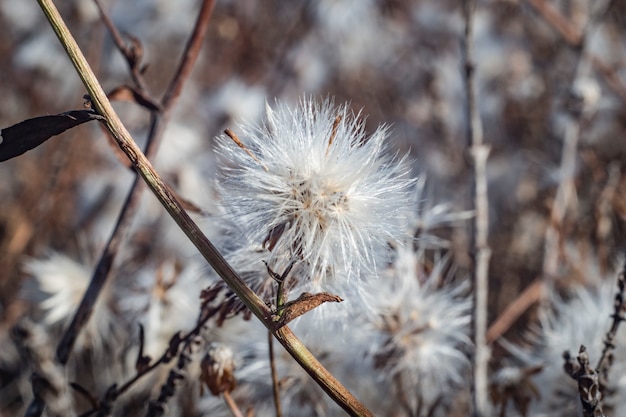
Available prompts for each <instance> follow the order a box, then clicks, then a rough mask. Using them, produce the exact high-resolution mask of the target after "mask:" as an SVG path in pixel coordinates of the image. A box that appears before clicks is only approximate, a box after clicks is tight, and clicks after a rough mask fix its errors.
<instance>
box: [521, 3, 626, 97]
mask: <svg viewBox="0 0 626 417" xmlns="http://www.w3.org/2000/svg"><path fill="white" fill-rule="evenodd" d="M526 1H527V2H528V3H529V4H530V5H531V6H532V7H533V8H534V9H535V10H536V11H537V12H539V14H540V15H541V16H542V17H543V19H544V20H545V21H546V22H548V23H549V24H550V25H551V26H552V27H553V28H554V29H555V30H556V31H557V32H558V33H559V34H560V35H561V36H562V37H563V39H565V41H566V42H567V43H568V44H569V45H570V46H573V47H576V48H580V47H581V45H582V43H583V37H584V34H583V33H582V32H581V31H580V30H578V29H577V28H576V27H575V26H574V25H573V24H572V23H571V22H570V21H569V20H568V19H567V18H566V17H565V16H563V15H562V14H561V12H559V11H558V10H557V9H556V7H554V6H553V5H552V4H550V3H548V2H547V1H546V0H526ZM613 1H614V0H613ZM611 3H612V1H608V2H607V4H606V6H604V7H600V8H599V10H603V11H604V13H606V11H608V9H609V8H610V7H611ZM594 6H595V4H594ZM604 13H598V14H597V16H598V19H601V18H602V17H603V16H604ZM586 53H587V57H588V59H589V60H590V61H591V64H592V65H593V67H594V68H595V69H596V70H597V71H598V72H599V73H600V74H602V76H603V77H604V79H605V81H606V82H607V84H608V85H609V86H610V87H611V88H612V89H613V91H615V93H617V95H618V96H619V97H620V98H621V99H622V100H625V101H626V84H624V81H623V80H622V79H621V78H620V77H619V75H618V74H617V73H616V72H615V70H614V69H613V68H611V67H610V66H609V65H608V64H606V63H605V62H604V61H603V60H602V59H601V58H600V57H598V56H597V55H595V54H594V53H592V52H589V51H586Z"/></svg>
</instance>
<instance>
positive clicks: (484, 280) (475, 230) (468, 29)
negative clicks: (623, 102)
mask: <svg viewBox="0 0 626 417" xmlns="http://www.w3.org/2000/svg"><path fill="white" fill-rule="evenodd" d="M475 8H476V3H475V0H464V2H463V17H464V20H465V31H464V36H463V50H464V52H465V92H466V96H467V120H468V123H469V129H468V141H467V142H468V144H467V146H468V149H469V150H470V155H471V156H472V161H473V170H474V175H473V180H474V184H473V187H472V189H471V194H472V197H473V198H472V209H473V210H474V212H475V213H476V217H475V220H474V223H473V225H472V226H471V233H470V239H471V242H472V243H471V250H472V251H473V253H472V255H473V256H472V259H473V263H474V267H473V269H472V281H473V283H474V345H475V347H474V348H475V353H474V375H473V377H474V392H473V397H472V398H473V406H474V414H475V415H476V416H479V417H486V416H488V415H490V403H489V398H488V392H489V378H488V365H489V358H490V356H491V352H490V349H489V346H488V345H487V340H486V335H487V308H488V301H489V300H488V296H489V260H490V258H491V248H490V247H489V242H488V237H489V201H488V197H487V158H488V157H489V151H490V148H489V147H488V146H486V145H485V144H484V143H483V142H484V139H483V127H482V122H481V120H480V113H479V109H478V103H477V100H476V79H475V64H474V47H473V42H472V36H473V25H474V23H473V21H474V16H473V14H474V9H475Z"/></svg>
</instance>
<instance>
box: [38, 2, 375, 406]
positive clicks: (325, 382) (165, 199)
mask: <svg viewBox="0 0 626 417" xmlns="http://www.w3.org/2000/svg"><path fill="white" fill-rule="evenodd" d="M38 2H39V5H40V6H41V8H42V10H43V11H44V14H45V15H46V18H47V19H48V21H49V22H50V24H51V26H52V28H53V29H54V31H55V33H56V35H57V37H58V38H59V40H60V42H61V44H62V46H63V48H64V49H65V51H66V53H67V54H68V56H69V57H70V60H71V61H72V64H73V65H74V67H75V69H76V72H77V73H78V75H79V76H80V78H81V80H82V82H83V84H84V85H85V87H86V88H87V91H88V93H89V96H90V98H91V100H92V103H93V106H94V109H95V110H96V111H97V112H98V113H99V114H100V115H102V116H103V117H104V118H105V121H104V124H105V126H106V128H107V130H108V131H109V132H110V133H111V135H112V136H113V138H114V139H115V141H116V142H117V144H118V145H119V147H120V148H121V149H122V151H124V153H125V154H126V155H127V156H128V158H129V159H130V161H131V162H132V164H133V166H134V167H135V169H136V170H137V172H138V173H139V174H140V175H141V176H142V178H143V179H144V180H145V182H146V183H147V184H148V186H149V187H150V189H151V191H152V192H153V193H154V194H155V196H156V197H157V199H158V200H159V202H160V203H161V204H162V205H163V207H164V208H165V209H166V210H167V212H168V213H169V214H170V216H171V217H172V218H173V219H174V220H175V221H176V223H177V224H178V226H179V227H180V228H181V229H182V230H183V231H184V232H185V234H186V235H187V237H188V238H189V239H190V240H191V242H192V243H193V244H194V245H195V246H196V247H197V248H198V250H199V251H200V252H201V253H202V255H203V256H204V257H205V259H206V260H207V261H208V262H209V263H210V264H211V266H212V267H213V268H214V269H215V271H216V272H217V273H218V274H219V275H220V277H222V279H223V280H224V281H225V282H226V283H227V284H228V286H229V287H230V288H231V290H232V291H233V292H234V293H235V294H237V296H238V297H239V298H240V299H241V300H242V301H243V302H244V303H245V304H246V306H247V307H248V308H249V309H250V310H251V312H252V313H253V314H254V315H255V316H256V317H257V318H258V319H259V320H261V322H262V323H263V324H264V325H265V326H266V327H267V328H268V329H269V330H270V331H271V332H272V333H273V334H274V336H275V337H276V338H277V339H278V341H279V342H280V343H281V344H282V345H283V346H284V347H285V349H286V350H287V351H288V352H289V353H290V354H291V355H292V357H294V359H296V361H297V362H298V363H299V364H300V365H301V366H302V367H303V368H304V369H305V371H306V372H307V373H308V374H309V375H310V376H311V377H312V378H313V379H314V380H315V381H316V382H317V383H318V384H319V385H320V386H321V387H322V389H324V391H325V392H326V393H327V394H328V395H329V396H330V397H331V398H332V399H333V400H334V401H335V402H337V404H339V405H340V406H341V407H342V408H343V409H344V410H345V411H346V412H348V413H349V414H350V415H353V416H371V415H372V414H371V413H370V412H369V410H367V408H365V407H364V406H363V405H362V404H361V403H360V402H359V401H358V400H357V399H356V398H355V397H354V396H353V395H352V394H351V393H350V392H349V391H348V390H347V389H346V388H345V387H343V386H342V385H341V384H340V383H339V381H338V380H337V379H336V378H335V377H334V376H333V375H331V374H330V373H329V372H328V371H327V370H326V369H325V368H324V367H323V366H322V364H321V363H319V361H317V359H316V358H315V357H314V356H313V355H312V354H311V352H310V351H309V350H308V349H307V348H306V347H305V346H304V345H303V344H302V342H300V340H298V339H297V338H296V336H295V335H294V334H293V332H292V331H291V330H290V329H289V328H288V327H287V326H283V327H280V328H277V327H276V326H275V323H274V322H273V321H272V312H271V311H270V309H269V308H268V307H267V306H266V305H265V303H264V302H263V301H262V300H261V299H260V298H259V297H258V296H257V295H256V294H255V293H254V292H253V291H252V290H251V289H250V288H249V287H248V286H246V284H245V283H244V282H243V281H242V280H241V278H240V277H239V275H238V274H237V273H236V272H235V271H234V270H233V269H232V267H231V266H230V265H229V264H228V263H227V262H226V261H225V259H224V258H223V257H222V255H221V254H220V253H219V252H218V251H217V249H216V248H215V246H213V244H212V243H211V242H210V241H209V240H208V239H207V238H206V236H204V234H203V233H202V232H201V231H200V229H199V228H198V226H197V225H196V224H195V223H194V222H193V220H192V219H191V218H190V217H189V215H188V214H187V213H186V212H185V210H184V209H183V207H182V206H181V204H180V202H179V201H178V199H176V197H175V196H174V194H173V193H172V192H171V191H170V189H169V187H168V186H167V184H165V182H164V181H163V180H162V179H161V177H160V176H159V175H158V173H157V172H156V171H155V170H154V168H153V167H152V165H151V164H150V162H149V160H148V159H147V158H146V157H145V155H144V154H143V153H142V152H141V150H140V149H139V148H138V147H137V145H136V144H135V142H134V141H133V139H132V137H131V135H130V133H129V132H128V131H127V130H126V128H125V126H124V125H123V124H122V122H121V120H120V119H119V117H118V116H117V114H116V113H115V111H114V110H113V108H112V107H111V103H110V102H109V100H108V98H107V97H106V94H105V93H104V91H103V90H102V87H101V86H100V83H99V82H98V80H97V78H96V77H95V75H94V73H93V71H92V70H91V68H90V66H89V64H88V63H87V61H86V59H85V57H84V55H83V53H82V52H81V50H80V49H79V47H78V45H77V44H76V41H75V40H74V38H73V37H72V35H71V33H70V32H69V29H68V28H67V26H66V24H65V22H64V21H63V19H62V17H61V15H60V14H59V12H58V10H57V9H56V7H55V6H54V3H53V2H52V1H51V0H38Z"/></svg>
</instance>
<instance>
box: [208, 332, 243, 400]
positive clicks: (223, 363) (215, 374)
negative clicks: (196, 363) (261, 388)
mask: <svg viewBox="0 0 626 417" xmlns="http://www.w3.org/2000/svg"><path fill="white" fill-rule="evenodd" d="M200 370H201V375H200V379H201V381H202V382H204V383H205V384H206V386H207V387H209V390H211V393H212V394H213V395H219V394H221V393H222V392H230V391H232V390H234V389H235V386H236V381H235V374H234V372H235V360H234V358H233V351H232V350H231V349H230V348H229V347H228V346H226V345H222V344H220V343H211V344H210V345H209V346H208V348H207V352H206V354H205V355H204V358H202V362H201V363H200Z"/></svg>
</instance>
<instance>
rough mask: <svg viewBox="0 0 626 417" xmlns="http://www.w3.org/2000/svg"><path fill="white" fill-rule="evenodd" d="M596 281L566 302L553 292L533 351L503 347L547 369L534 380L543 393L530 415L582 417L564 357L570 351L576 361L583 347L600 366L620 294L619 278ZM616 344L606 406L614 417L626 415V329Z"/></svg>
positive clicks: (532, 341)
mask: <svg viewBox="0 0 626 417" xmlns="http://www.w3.org/2000/svg"><path fill="white" fill-rule="evenodd" d="M592 281H594V282H592V283H588V284H586V285H576V286H575V287H573V288H572V289H571V292H569V294H567V295H565V296H564V295H563V294H559V293H558V292H557V291H556V290H555V289H554V288H552V289H550V291H549V293H548V302H547V303H545V304H544V305H543V306H542V308H541V309H540V310H539V324H540V326H539V327H538V328H535V329H533V332H532V333H530V334H529V337H528V338H529V344H530V347H519V346H515V345H511V344H504V345H505V347H506V348H507V350H508V351H509V352H510V353H511V354H512V356H513V358H514V359H515V360H516V361H517V362H519V363H521V364H522V365H525V366H541V367H542V371H541V372H540V373H538V374H537V375H536V376H535V377H534V378H533V380H534V383H535V385H536V386H538V387H541V395H540V396H538V397H537V398H536V400H534V401H532V402H531V403H530V414H529V415H533V416H557V417H558V416H563V417H565V416H570V415H576V414H578V415H580V414H581V413H582V409H581V407H580V399H579V394H578V387H577V385H576V382H575V381H574V380H573V379H572V378H570V377H569V376H568V375H567V374H566V373H565V371H564V370H563V364H564V360H563V352H564V351H566V350H569V352H570V353H571V354H572V356H574V357H575V356H576V355H577V354H578V350H579V348H580V346H581V345H585V347H586V348H587V352H588V353H589V357H590V360H591V363H592V365H594V366H595V364H597V362H598V360H599V358H600V355H601V352H602V348H603V340H604V338H605V335H606V332H607V331H608V330H609V328H610V326H611V318H610V316H611V315H612V314H613V308H614V307H613V306H614V304H613V303H614V298H615V294H616V292H617V286H616V284H615V279H614V278H613V279H606V280H604V281H599V280H595V279H594V280H592ZM614 343H615V345H616V351H615V361H614V363H613V365H612V367H611V372H610V373H609V383H610V386H609V392H607V393H605V400H604V404H605V406H606V405H607V404H610V405H612V406H613V407H614V408H613V412H612V413H613V414H614V415H623V414H624V412H626V402H625V401H624V398H625V396H626V376H625V375H626V361H625V360H624V358H626V334H625V333H624V332H623V331H622V329H620V331H618V333H617V338H616V339H615V341H614Z"/></svg>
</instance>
